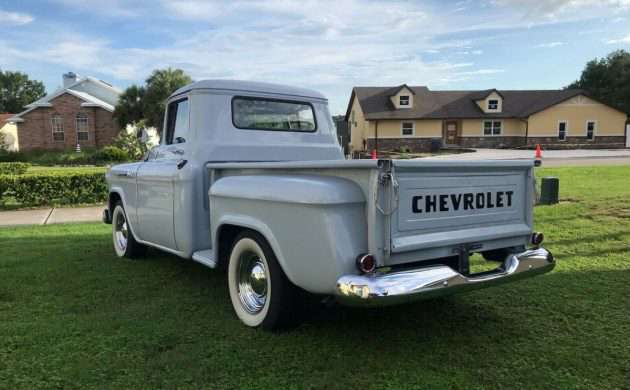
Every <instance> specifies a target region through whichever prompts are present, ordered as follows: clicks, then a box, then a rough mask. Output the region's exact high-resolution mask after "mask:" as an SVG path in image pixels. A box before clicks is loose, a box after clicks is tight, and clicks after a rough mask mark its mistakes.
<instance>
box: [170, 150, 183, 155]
mask: <svg viewBox="0 0 630 390" xmlns="http://www.w3.org/2000/svg"><path fill="white" fill-rule="evenodd" d="M168 151H169V152H171V153H174V154H178V155H180V156H181V155H183V154H184V149H180V148H170V149H169V150H168Z"/></svg>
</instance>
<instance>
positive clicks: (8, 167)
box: [0, 162, 31, 175]
mask: <svg viewBox="0 0 630 390" xmlns="http://www.w3.org/2000/svg"><path fill="white" fill-rule="evenodd" d="M30 166H31V164H29V163H23V162H7V163H0V175H22V174H24V173H26V170H27V169H28V167H30Z"/></svg>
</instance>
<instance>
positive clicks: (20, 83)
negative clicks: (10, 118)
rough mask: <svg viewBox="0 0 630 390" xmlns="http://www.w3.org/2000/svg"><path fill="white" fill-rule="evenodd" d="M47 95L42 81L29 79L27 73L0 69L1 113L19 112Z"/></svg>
mask: <svg viewBox="0 0 630 390" xmlns="http://www.w3.org/2000/svg"><path fill="white" fill-rule="evenodd" d="M45 95H46V88H45V87H44V83H42V82H41V81H37V80H31V79H29V78H28V75H27V74H26V73H22V72H11V71H8V70H7V71H4V72H3V71H2V70H0V113H11V114H17V113H19V112H21V111H23V110H24V106H25V105H27V104H29V103H32V102H34V101H35V100H37V99H40V98H42V97H44V96H45Z"/></svg>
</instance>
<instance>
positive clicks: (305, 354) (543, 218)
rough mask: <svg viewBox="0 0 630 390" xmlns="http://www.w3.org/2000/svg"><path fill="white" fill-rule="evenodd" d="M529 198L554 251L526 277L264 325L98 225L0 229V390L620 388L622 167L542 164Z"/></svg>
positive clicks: (626, 246) (627, 182) (628, 350)
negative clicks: (547, 195)
mask: <svg viewBox="0 0 630 390" xmlns="http://www.w3.org/2000/svg"><path fill="white" fill-rule="evenodd" d="M543 175H544V176H557V177H559V178H560V191H561V193H560V197H561V199H562V202H561V204H559V205H555V206H541V207H537V208H536V211H535V213H536V225H537V226H536V227H537V229H538V230H541V231H544V232H545V233H546V237H547V238H546V241H547V245H546V246H547V247H548V248H549V249H550V250H552V251H553V252H554V253H555V254H556V256H557V259H558V265H557V267H556V269H555V270H554V271H553V272H552V273H550V274H546V275H542V276H540V277H537V278H533V279H529V280H525V281H520V282H516V283H513V284H508V285H503V286H499V287H495V288H491V289H486V290H480V291H476V292H473V293H469V294H465V295H458V296H454V297H449V298H443V299H436V300H431V301H425V302H419V303H414V304H409V305H404V306H396V307H390V308H382V309H372V310H364V309H350V308H345V307H341V306H334V307H331V308H326V307H324V306H323V305H318V304H316V303H315V302H312V301H311V302H309V304H308V305H307V307H308V308H309V309H310V310H309V311H308V313H307V314H306V315H305V317H304V320H303V322H302V323H301V324H300V325H299V326H298V327H297V328H296V329H294V330H292V331H290V332H283V333H267V332H263V331H259V330H253V329H249V328H246V327H244V326H243V325H242V324H241V323H240V322H239V320H238V319H237V318H236V316H235V315H234V313H233V311H232V308H231V304H230V301H229V296H228V292H227V283H226V280H225V277H224V276H223V275H221V274H218V273H215V272H213V271H211V270H209V269H206V268H204V267H203V266H201V265H199V264H196V263H194V262H191V261H185V260H182V259H179V258H176V257H174V256H171V255H167V254H164V253H160V252H158V251H155V250H151V251H150V252H149V256H148V257H147V258H146V259H143V260H137V261H129V260H119V259H117V258H116V257H115V256H114V253H113V249H112V244H111V241H110V240H111V239H110V235H109V230H108V229H109V226H105V225H102V224H72V225H52V226H45V227H22V228H11V229H2V230H0V248H2V252H1V254H0V388H33V387H47V388H53V387H57V388H61V387H64V388H83V387H86V388H103V387H107V388H130V387H131V388H138V387H142V388H158V387H159V388H174V387H188V388H191V387H194V388H198V387H231V388H236V387H238V388H254V387H256V388H285V387H293V388H303V387H304V388H344V387H345V388H359V387H367V388H396V389H397V388H481V387H488V388H507V389H514V388H532V389H539V388H577V389H580V388H627V387H628V383H630V365H629V364H628V362H630V315H629V314H628V313H630V299H629V297H630V283H628V280H630V260H629V255H630V233H629V232H630V167H629V166H625V167H571V168H545V169H539V170H538V176H539V177H540V176H543Z"/></svg>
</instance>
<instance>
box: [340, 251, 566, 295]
mask: <svg viewBox="0 0 630 390" xmlns="http://www.w3.org/2000/svg"><path fill="white" fill-rule="evenodd" d="M555 265H556V262H555V260H554V258H553V255H552V254H551V252H549V251H547V250H546V249H544V248H535V249H529V250H526V251H524V252H521V253H515V254H511V255H509V256H508V257H507V258H506V259H505V261H504V262H503V264H502V265H501V266H500V267H499V268H498V270H497V271H495V272H487V273H483V274H479V275H477V276H474V275H473V276H464V275H462V274H460V273H459V272H457V271H455V270H453V269H452V268H450V267H448V266H446V265H432V266H428V267H423V268H414V269H410V270H403V271H394V272H390V273H386V274H370V275H344V276H342V277H341V278H339V280H338V281H337V286H336V288H335V297H336V298H337V300H338V301H339V302H340V303H342V304H344V305H347V306H387V305H394V304H398V303H404V302H410V301H417V300H422V299H428V298H434V297H438V296H443V295H450V294H455V293H459V292H464V291H470V290H476V289H480V288H484V287H489V286H493V285H497V284H502V283H507V282H511V281H514V280H518V279H524V278H528V277H532V276H536V275H540V274H543V273H545V272H549V271H551V270H552V269H553V268H554V267H555Z"/></svg>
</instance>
